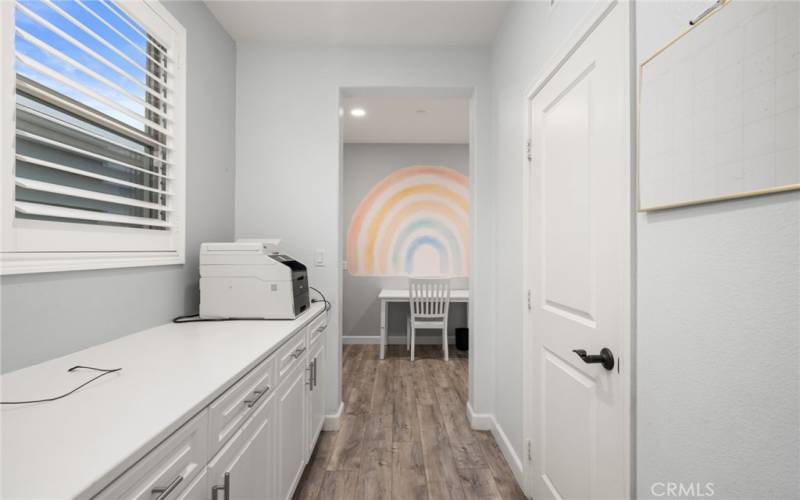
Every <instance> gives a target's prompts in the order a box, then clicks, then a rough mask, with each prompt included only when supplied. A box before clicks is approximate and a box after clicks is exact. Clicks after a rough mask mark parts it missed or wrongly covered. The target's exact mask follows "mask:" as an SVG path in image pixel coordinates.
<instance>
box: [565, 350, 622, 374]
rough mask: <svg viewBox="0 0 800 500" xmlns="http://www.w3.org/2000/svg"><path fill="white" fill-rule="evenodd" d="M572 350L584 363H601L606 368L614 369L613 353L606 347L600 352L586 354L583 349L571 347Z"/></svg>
mask: <svg viewBox="0 0 800 500" xmlns="http://www.w3.org/2000/svg"><path fill="white" fill-rule="evenodd" d="M572 352H574V353H575V354H577V355H578V356H579V357H580V358H581V359H582V360H583V362H584V363H587V364H590V363H602V364H603V368H605V369H606V370H613V369H614V353H613V352H611V349H609V348H608V347H603V348H602V349H601V350H600V354H586V351H584V350H583V349H573V350H572Z"/></svg>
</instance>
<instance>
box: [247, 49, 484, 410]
mask: <svg viewBox="0 0 800 500" xmlns="http://www.w3.org/2000/svg"><path fill="white" fill-rule="evenodd" d="M488 72H489V54H488V52H487V51H485V50H480V49H437V48H424V49H394V48H380V49H377V48H376V49H335V48H302V47H270V46H267V45H263V44H256V43H240V44H239V45H238V51H237V78H236V81H237V107H236V110H237V118H236V129H237V137H236V140H237V142H236V153H237V157H236V236H237V237H248V236H250V237H254V236H277V237H281V238H283V242H284V243H283V246H284V249H285V250H286V252H287V253H288V254H289V255H292V256H293V257H296V258H298V259H299V260H301V261H304V262H308V263H310V262H312V257H313V252H314V250H315V249H323V250H325V252H326V255H327V256H328V265H327V266H326V267H311V268H310V269H309V274H310V281H311V283H312V284H313V285H315V286H317V287H318V288H321V289H322V291H323V292H324V293H325V294H326V295H327V296H328V298H329V300H330V301H331V302H332V303H333V311H332V314H333V315H334V317H335V318H336V321H333V322H332V324H331V327H330V329H329V332H330V335H329V337H328V342H329V343H328V352H329V353H331V354H332V355H331V356H329V357H328V363H327V366H326V371H325V373H326V375H327V376H329V377H330V380H331V381H332V382H333V383H332V384H331V385H330V386H329V387H330V388H331V390H330V392H329V393H328V394H327V402H326V404H327V411H328V413H332V412H334V411H336V408H337V407H338V405H339V401H340V399H341V396H340V394H339V393H338V389H339V382H340V380H339V376H340V373H339V364H340V348H339V335H340V332H341V311H340V307H339V306H340V297H339V294H340V291H339V289H338V287H339V274H340V270H339V267H338V265H337V263H339V262H341V260H342V256H341V255H340V248H341V245H340V234H339V231H340V220H339V211H340V203H341V200H340V197H341V194H340V191H339V182H340V171H339V170H340V169H339V158H340V140H339V99H340V89H341V88H343V87H415V88H420V87H425V88H427V87H461V88H473V89H474V102H475V107H476V108H475V109H476V113H477V115H476V120H475V123H477V129H476V130H475V131H474V139H475V141H474V144H475V151H474V152H475V155H474V157H475V168H474V169H473V171H472V172H471V182H472V184H473V196H474V197H475V199H476V200H477V202H476V203H474V204H473V208H474V210H473V211H474V213H475V214H476V217H473V221H472V225H473V227H475V228H476V230H477V231H478V232H479V234H480V235H482V236H481V237H479V238H478V239H477V241H476V242H475V245H474V246H473V251H472V256H473V263H474V262H478V263H479V265H478V266H475V265H472V266H471V268H472V269H473V276H472V279H473V283H474V284H475V289H476V291H477V293H476V296H475V298H474V299H475V306H474V307H472V308H471V310H470V315H471V317H472V331H473V332H475V334H474V335H473V340H474V343H475V344H476V349H477V351H479V352H481V355H480V356H476V357H475V359H474V360H473V363H472V364H473V366H472V367H471V369H472V371H473V375H474V376H473V381H475V384H477V386H474V387H471V395H470V398H471V401H472V404H473V406H474V407H477V408H479V409H481V411H488V409H489V408H490V403H491V396H490V395H491V389H492V386H491V380H492V370H491V364H490V362H491V358H492V354H491V353H492V337H491V335H493V333H494V328H493V325H492V318H493V314H492V311H491V304H492V302H493V301H492V284H491V283H492V269H491V268H492V262H493V259H492V255H491V241H492V240H491V237H490V235H487V234H484V231H489V230H490V229H491V203H492V195H493V193H492V182H491V177H490V172H491V165H490V162H489V151H490V148H489V132H488V131H489V125H490V123H489V120H490V118H489V117H490V97H489V96H490V82H489V75H488ZM476 187H477V189H476Z"/></svg>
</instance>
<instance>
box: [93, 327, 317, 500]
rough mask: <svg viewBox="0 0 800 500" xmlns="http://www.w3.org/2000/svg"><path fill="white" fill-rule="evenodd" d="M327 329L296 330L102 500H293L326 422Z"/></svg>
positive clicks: (113, 484) (108, 490)
mask: <svg viewBox="0 0 800 500" xmlns="http://www.w3.org/2000/svg"><path fill="white" fill-rule="evenodd" d="M326 326H327V325H326V324H325V322H324V318H323V317H322V316H320V317H318V318H315V319H314V320H313V321H312V322H311V323H310V326H309V327H308V328H305V327H304V328H300V329H298V330H296V331H295V332H294V334H293V335H291V336H290V337H289V338H288V339H287V340H286V341H285V342H284V343H283V344H282V345H281V346H280V347H278V348H277V349H276V350H275V352H274V353H272V354H271V355H270V356H268V357H267V358H266V359H264V360H263V361H261V362H260V363H258V364H257V365H256V366H255V367H254V368H253V369H252V370H250V371H249V372H248V373H246V374H244V375H243V376H241V377H240V378H239V379H238V380H236V381H233V382H232V383H231V384H230V385H229V387H228V388H227V390H225V391H224V392H222V394H220V395H219V396H218V397H217V398H216V399H215V400H214V401H212V402H211V403H210V404H209V405H208V406H207V407H205V408H204V409H203V410H202V411H201V412H200V413H198V414H197V415H196V416H195V417H194V418H192V419H190V420H189V421H188V422H187V423H186V424H184V425H183V426H182V427H181V428H179V429H178V431H176V432H175V433H174V434H173V435H172V436H170V437H169V438H167V439H166V440H165V441H163V442H162V443H161V444H160V445H158V446H157V447H155V448H154V449H152V450H150V452H149V453H148V454H147V455H146V456H145V457H144V458H143V459H142V460H141V461H140V462H139V463H137V464H136V465H135V466H134V467H132V468H131V469H129V470H128V471H126V472H125V473H124V474H123V475H122V476H119V477H117V478H116V479H115V480H114V481H112V482H111V483H110V484H109V485H108V486H107V487H106V488H105V489H104V490H102V491H101V492H100V494H99V495H98V498H103V499H105V498H115V499H117V498H120V499H122V498H124V499H129V498H131V499H132V498H136V499H143V500H153V499H155V498H161V499H162V500H254V499H258V500H290V499H291V498H292V495H293V494H294V490H295V488H296V487H297V483H298V482H299V480H300V477H301V476H302V474H303V469H304V467H305V465H306V463H307V461H308V458H309V456H310V455H311V452H312V451H313V449H314V445H315V444H316V441H317V438H318V437H319V433H320V431H321V430H322V425H323V422H324V420H325V408H324V403H325V396H324V392H325V391H324V382H325V380H324V376H323V374H322V371H323V369H324V365H325V349H326V348H325V334H324V331H325V328H326ZM159 495H160V496H159Z"/></svg>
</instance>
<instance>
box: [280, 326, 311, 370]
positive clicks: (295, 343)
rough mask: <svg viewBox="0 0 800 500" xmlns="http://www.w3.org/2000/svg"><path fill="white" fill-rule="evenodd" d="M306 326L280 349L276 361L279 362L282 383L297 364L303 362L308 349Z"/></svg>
mask: <svg viewBox="0 0 800 500" xmlns="http://www.w3.org/2000/svg"><path fill="white" fill-rule="evenodd" d="M306 330H307V329H306V328H303V329H302V330H300V331H298V332H297V333H295V334H294V335H293V336H292V338H290V339H289V340H288V341H287V342H286V343H285V344H283V345H282V346H281V347H280V349H278V353H277V354H278V355H277V356H276V360H275V362H276V363H277V364H278V380H277V383H278V384H280V383H281V382H283V380H284V379H285V378H286V377H287V376H288V375H289V373H291V371H292V369H293V368H294V367H295V366H298V365H299V364H301V363H302V362H303V360H304V359H305V357H304V356H303V354H304V353H305V352H306V349H308V345H307V344H306Z"/></svg>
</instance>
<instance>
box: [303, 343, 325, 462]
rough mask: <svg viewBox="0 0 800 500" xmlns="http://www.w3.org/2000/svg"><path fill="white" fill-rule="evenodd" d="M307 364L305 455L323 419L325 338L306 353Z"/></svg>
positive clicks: (316, 436)
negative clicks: (308, 382)
mask: <svg viewBox="0 0 800 500" xmlns="http://www.w3.org/2000/svg"><path fill="white" fill-rule="evenodd" d="M308 366H309V368H310V370H309V375H310V377H309V378H310V384H308V391H307V398H308V414H309V415H308V416H309V418H308V429H307V435H308V440H307V443H306V445H307V446H306V457H309V456H311V452H313V451H314V445H316V443H317V438H318V437H319V433H320V431H322V424H323V423H324V421H325V377H324V375H322V371H323V370H324V366H325V338H324V336H323V337H321V338H319V339H317V341H316V342H315V343H314V344H313V345H312V346H311V350H310V351H309V353H308Z"/></svg>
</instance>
